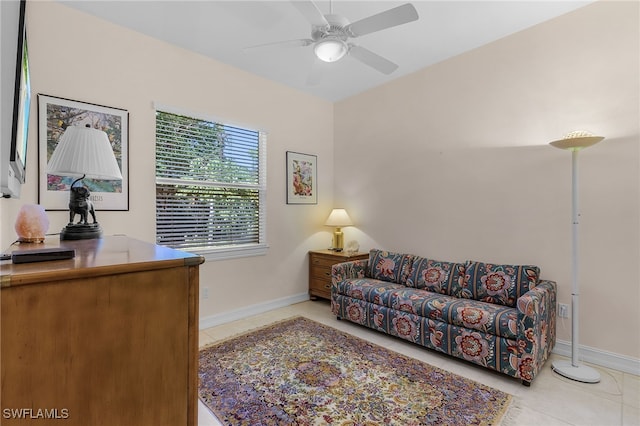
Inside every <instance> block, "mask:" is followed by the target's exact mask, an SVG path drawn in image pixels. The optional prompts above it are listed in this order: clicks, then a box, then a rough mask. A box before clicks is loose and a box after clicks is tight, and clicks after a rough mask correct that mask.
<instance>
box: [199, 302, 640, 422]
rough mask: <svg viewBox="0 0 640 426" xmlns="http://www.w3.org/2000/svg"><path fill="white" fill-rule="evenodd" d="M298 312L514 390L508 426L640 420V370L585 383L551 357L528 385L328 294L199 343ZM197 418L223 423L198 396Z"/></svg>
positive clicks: (222, 328) (607, 373)
mask: <svg viewBox="0 0 640 426" xmlns="http://www.w3.org/2000/svg"><path fill="white" fill-rule="evenodd" d="M296 315H301V316H304V317H307V318H310V319H312V320H314V321H317V322H320V323H323V324H327V325H329V326H331V327H334V328H336V329H339V330H342V331H344V332H347V333H350V334H353V335H355V336H358V337H361V338H364V339H366V340H368V341H370V342H372V343H375V344H378V345H380V346H384V347H386V348H388V349H391V350H394V351H396V352H400V353H403V354H405V355H407V356H411V357H413V358H416V359H419V360H421V361H424V362H427V363H429V364H431V365H433V366H436V367H439V368H442V369H444V370H447V371H451V372H453V373H456V374H459V375H461V376H464V377H467V378H469V379H472V380H475V381H477V382H480V383H483V384H485V385H488V386H492V387H494V388H497V389H500V390H502V391H504V392H508V393H510V394H511V395H513V396H514V401H513V403H512V406H511V408H510V410H509V413H508V414H507V416H506V417H505V419H504V420H503V425H504V426H514V425H532V426H533V425H535V426H537V425H545V426H546V425H549V426H553V425H558V426H560V425H563V426H566V425H594V426H614V425H625V426H626V425H636V426H640V377H639V376H635V375H632V374H627V373H622V372H620V371H616V370H611V369H607V368H602V367H599V366H593V367H595V368H596V369H598V370H599V371H600V374H601V381H600V383H597V384H584V383H579V382H574V381H572V380H569V379H565V378H563V377H562V376H559V375H557V374H556V373H554V372H553V371H551V362H550V361H547V363H546V364H545V367H544V369H543V371H542V372H541V373H540V374H539V375H538V376H537V377H536V379H535V380H534V381H533V383H532V384H531V386H530V387H525V386H523V385H522V384H521V383H520V381H519V380H516V379H512V378H509V377H507V376H505V375H502V374H498V373H494V372H491V371H488V370H486V369H484V368H482V367H478V366H474V365H472V364H468V363H466V362H463V361H460V360H458V359H456V358H453V357H449V356H447V355H444V354H440V353H437V352H435V351H431V350H426V349H422V348H420V347H418V346H416V345H413V344H411V343H408V342H404V341H402V340H400V339H397V338H393V337H390V336H387V335H384V334H382V333H379V332H376V331H373V330H370V329H367V328H365V327H362V326H358V325H356V324H353V323H351V322H349V321H338V320H337V319H336V318H335V317H334V316H333V315H332V314H331V311H330V307H329V302H328V301H323V300H317V301H307V302H302V303H298V304H295V305H291V306H287V307H285V308H280V309H276V310H273V311H270V312H266V313H264V314H260V315H256V316H253V317H250V318H245V319H242V320H238V321H234V322H230V323H227V324H223V325H219V326H217V327H212V328H208V329H206V330H202V331H201V332H200V346H204V345H207V344H209V343H213V342H215V341H217V340H220V339H224V338H227V337H231V336H233V335H236V334H241V333H244V332H246V331H249V330H251V329H254V328H257V327H261V326H263V325H267V324H270V323H272V322H274V321H278V320H282V319H286V318H289V317H292V316H296ZM558 358H562V357H560V356H558V355H552V358H551V360H553V359H558ZM198 424H199V426H214V425H215V426H219V425H220V423H219V422H218V421H217V420H216V419H215V417H214V416H213V415H212V414H211V413H210V412H209V410H208V409H207V408H206V407H205V406H204V405H203V404H202V402H200V401H199V402H198Z"/></svg>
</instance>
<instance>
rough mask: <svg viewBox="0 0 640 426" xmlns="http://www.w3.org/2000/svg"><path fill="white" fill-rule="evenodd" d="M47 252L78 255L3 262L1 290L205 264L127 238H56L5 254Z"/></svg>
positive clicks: (0, 265) (193, 256)
mask: <svg viewBox="0 0 640 426" xmlns="http://www.w3.org/2000/svg"><path fill="white" fill-rule="evenodd" d="M45 248H46V249H49V248H61V249H74V250H75V252H76V255H75V257H74V258H73V259H65V260H53V261H46V262H33V263H21V264H14V263H12V262H11V260H4V261H1V262H0V279H1V281H0V283H1V286H2V287H10V286H15V285H24V284H30V283H37V282H46V281H57V280H62V279H71V278H80V277H87V276H97V275H111V274H117V273H126V272H132V271H143V270H153V269H162V268H170V267H176V266H185V265H187V266H188V265H199V264H201V263H203V262H204V258H203V257H202V256H198V255H196V254H191V253H187V252H184V251H180V250H174V249H172V248H168V247H164V246H159V245H157V244H151V243H147V242H144V241H140V240H136V239H134V238H129V237H126V236H108V237H104V238H98V239H92V240H64V241H60V240H59V239H58V238H57V237H54V238H48V239H46V240H45V242H44V243H41V244H37V243H28V244H24V243H20V244H15V245H12V246H11V247H8V248H6V249H5V253H14V252H19V251H22V250H35V249H45Z"/></svg>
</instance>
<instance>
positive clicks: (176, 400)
mask: <svg viewBox="0 0 640 426" xmlns="http://www.w3.org/2000/svg"><path fill="white" fill-rule="evenodd" d="M50 247H61V248H73V249H75V250H76V256H75V258H74V259H68V260H55V261H48V262H37V263H25V264H13V263H11V260H8V261H2V262H0V279H1V291H2V293H1V300H0V304H1V306H0V308H1V321H2V323H1V325H0V327H1V332H2V334H1V336H0V339H1V342H0V345H1V350H0V353H1V358H0V364H1V370H2V385H1V387H2V389H1V391H2V393H1V394H0V405H1V407H0V408H1V410H0V415H1V416H2V418H1V419H0V423H2V425H3V426H4V425H7V426H10V425H52V424H53V425H58V424H64V425H69V426H70V425H78V426H80V425H82V426H86V425H92V426H99V425H104V426H114V425H121V426H129V425H131V426H134V425H136V426H137V425H142V426H145V425H153V426H161V425H167V426H169V425H170V426H179V425H188V426H196V425H197V423H198V420H197V398H198V397H197V381H198V376H197V361H198V358H197V356H198V279H199V276H198V274H199V265H200V264H201V263H202V262H203V261H204V259H203V258H202V257H200V256H197V255H192V254H189V253H185V252H181V251H178V250H173V249H169V248H166V247H161V246H157V245H155V244H149V243H145V242H142V241H138V240H134V239H131V238H128V237H124V236H113V237H105V238H103V239H95V240H80V241H59V240H58V239H57V237H55V238H53V239H51V240H47V241H45V243H44V244H20V245H14V246H12V247H10V248H7V249H6V250H7V251H8V252H11V251H13V250H27V249H37V248H50ZM19 417H21V418H19Z"/></svg>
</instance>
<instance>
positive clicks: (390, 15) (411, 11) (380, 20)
mask: <svg viewBox="0 0 640 426" xmlns="http://www.w3.org/2000/svg"><path fill="white" fill-rule="evenodd" d="M417 19H418V11H416V8H415V7H413V5H412V4H411V3H406V4H403V5H402V6H398V7H394V8H393V9H389V10H387V11H384V12H380V13H378V14H376V15H371V16H369V17H368V18H364V19H361V20H359V21H356V22H354V23H352V24H349V25H347V26H346V28H345V30H346V31H347V32H348V33H349V34H350V35H351V36H352V37H360V36H362V35H365V34H370V33H373V32H376V31H380V30H384V29H386V28H391V27H395V26H396V25H402V24H406V23H407V22H412V21H415V20H417Z"/></svg>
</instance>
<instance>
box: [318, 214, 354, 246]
mask: <svg viewBox="0 0 640 426" xmlns="http://www.w3.org/2000/svg"><path fill="white" fill-rule="evenodd" d="M324 224H325V225H326V226H335V228H336V229H335V230H334V231H333V247H331V249H332V250H334V251H342V250H343V249H344V234H343V233H342V230H341V229H340V228H342V227H343V226H351V225H353V222H352V221H351V218H350V217H349V214H348V213H347V211H346V210H345V209H333V211H332V212H331V214H330V215H329V217H328V218H327V221H326V222H325V223H324Z"/></svg>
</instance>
